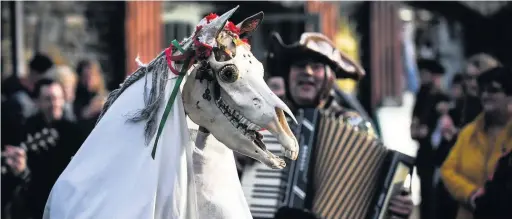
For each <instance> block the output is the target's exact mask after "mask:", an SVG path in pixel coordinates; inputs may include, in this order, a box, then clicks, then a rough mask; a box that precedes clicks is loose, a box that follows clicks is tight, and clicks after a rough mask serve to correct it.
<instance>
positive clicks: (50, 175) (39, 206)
mask: <svg viewBox="0 0 512 219" xmlns="http://www.w3.org/2000/svg"><path fill="white" fill-rule="evenodd" d="M28 64H29V65H28V66H29V72H28V74H27V75H26V76H25V77H19V76H17V75H13V76H11V77H9V78H5V79H3V82H2V218H6V219H9V218H13V219H24V218H27V219H28V218H42V216H43V212H44V207H45V204H46V199H47V197H48V196H49V194H50V191H51V188H52V186H53V184H54V183H55V181H56V180H57V178H58V177H59V175H60V174H61V172H62V171H63V170H64V169H65V167H66V166H67V164H68V163H69V161H70V160H71V158H72V156H73V155H74V154H75V153H76V151H77V150H78V148H79V147H80V146H81V145H82V143H83V141H84V140H85V139H86V138H87V136H88V135H89V133H90V132H91V131H92V129H93V128H94V125H95V123H96V120H97V118H98V116H99V114H100V112H101V110H102V108H103V104H104V102H105V100H106V97H107V95H108V91H107V89H106V88H105V83H104V80H103V76H102V73H101V68H100V65H99V64H98V63H97V62H96V61H94V60H85V59H84V60H82V61H80V62H78V64H77V66H76V68H73V67H70V66H66V65H56V64H54V62H53V60H52V59H51V57H49V56H48V55H46V54H42V53H38V54H36V55H34V56H33V58H32V59H31V60H30V62H29V63H28Z"/></svg>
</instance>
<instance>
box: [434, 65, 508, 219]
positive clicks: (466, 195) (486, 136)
mask: <svg viewBox="0 0 512 219" xmlns="http://www.w3.org/2000/svg"><path fill="white" fill-rule="evenodd" d="M477 83H478V87H479V88H478V91H479V92H478V94H479V95H478V96H479V98H480V101H481V104H482V112H481V113H480V114H479V115H478V116H477V117H476V119H474V120H473V121H472V122H471V123H469V124H468V125H466V126H465V127H464V128H463V129H462V131H461V132H460V134H459V136H458V139H457V142H456V143H455V145H454V146H453V148H452V150H451V151H450V153H449V155H448V157H447V159H446V161H445V162H444V163H443V165H442V167H441V177H442V180H443V181H444V185H445V186H446V188H447V190H448V191H449V192H450V194H451V195H452V196H453V197H454V198H455V199H456V200H457V202H458V203H459V209H458V212H457V219H473V211H474V210H475V207H476V204H475V200H477V199H478V198H479V197H481V196H483V195H484V194H485V189H484V188H485V183H486V181H487V180H488V179H489V176H491V175H492V174H493V173H494V171H495V167H496V163H497V161H498V160H499V159H500V158H501V157H502V155H503V154H505V153H507V152H509V151H510V150H512V114H511V113H510V111H509V110H508V104H510V103H511V102H512V71H511V70H510V69H509V68H507V67H495V68H492V69H490V70H487V71H484V72H482V73H481V74H480V75H479V76H478V78H477ZM497 200H499V199H497ZM495 204H496V205H497V204H504V203H493V205H495ZM508 204H509V205H510V202H509V203H508ZM509 216H510V215H509ZM486 218H487V217H486Z"/></svg>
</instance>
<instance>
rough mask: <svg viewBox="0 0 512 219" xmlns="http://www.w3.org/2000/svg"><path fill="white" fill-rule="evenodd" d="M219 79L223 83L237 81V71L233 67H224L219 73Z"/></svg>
mask: <svg viewBox="0 0 512 219" xmlns="http://www.w3.org/2000/svg"><path fill="white" fill-rule="evenodd" d="M219 79H220V80H221V81H222V82H224V83H233V82H235V81H236V80H237V79H238V69H237V68H236V66H235V65H226V66H224V67H222V69H221V70H220V71H219Z"/></svg>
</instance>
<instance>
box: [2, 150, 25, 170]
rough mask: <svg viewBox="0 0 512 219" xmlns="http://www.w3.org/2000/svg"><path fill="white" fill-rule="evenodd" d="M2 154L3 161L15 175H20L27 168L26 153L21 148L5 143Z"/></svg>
mask: <svg viewBox="0 0 512 219" xmlns="http://www.w3.org/2000/svg"><path fill="white" fill-rule="evenodd" d="M2 156H4V157H5V163H6V164H7V166H8V167H9V169H10V170H11V171H12V173H13V174H14V175H15V176H17V175H20V174H21V173H23V171H25V169H26V168H27V155H26V153H25V150H23V149H22V148H19V147H14V146H11V145H7V146H5V151H3V152H2Z"/></svg>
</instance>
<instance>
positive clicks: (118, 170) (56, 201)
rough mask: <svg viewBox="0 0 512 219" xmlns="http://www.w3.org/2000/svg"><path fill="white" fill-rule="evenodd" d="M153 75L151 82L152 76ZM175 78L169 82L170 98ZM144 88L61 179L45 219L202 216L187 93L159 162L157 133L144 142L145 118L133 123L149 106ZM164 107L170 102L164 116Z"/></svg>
mask: <svg viewBox="0 0 512 219" xmlns="http://www.w3.org/2000/svg"><path fill="white" fill-rule="evenodd" d="M171 75H172V74H171ZM147 77H148V81H151V79H150V77H151V74H150V75H148V76H147ZM175 82H176V80H175V79H171V80H168V82H167V85H166V86H167V87H166V92H165V93H166V97H165V98H164V100H165V101H167V99H168V98H169V95H170V93H171V92H170V91H171V90H172V89H173V87H174V84H175ZM143 89H149V88H144V80H139V81H137V82H135V83H134V84H133V85H131V86H130V87H128V88H127V89H126V90H125V91H124V93H123V94H122V95H121V96H120V97H119V98H118V99H117V100H116V101H115V102H114V103H113V105H112V106H111V107H110V109H109V110H108V111H107V113H106V114H105V115H104V116H103V118H102V119H101V121H100V122H99V123H98V125H97V126H96V127H95V128H94V130H93V131H92V132H91V134H90V135H89V137H88V138H87V140H86V141H85V142H84V143H83V145H82V147H81V148H80V150H79V151H78V152H77V153H76V155H75V156H74V157H73V159H72V160H71V162H70V163H69V165H68V166H67V168H66V169H65V170H64V172H63V173H62V174H61V175H60V177H59V179H58V180H57V182H56V183H55V185H54V187H53V189H52V191H51V194H50V197H49V198H48V201H47V204H46V209H45V215H44V219H92V218H94V219H150V218H151V219H194V218H198V216H197V214H198V212H197V202H196V191H195V180H194V176H195V175H194V172H193V167H192V150H193V147H192V146H191V142H190V141H189V131H188V128H187V121H186V117H185V113H184V109H183V104H182V101H181V93H180V94H178V96H177V99H176V101H175V103H174V105H173V108H172V111H171V113H170V114H169V117H168V118H167V122H166V124H165V128H164V130H163V133H162V135H161V137H160V140H159V143H158V148H157V151H156V156H155V159H154V160H153V158H152V157H151V150H152V147H153V142H154V140H155V139H154V138H155V137H153V139H152V141H151V142H150V144H149V145H148V146H146V145H145V144H144V125H145V122H140V123H130V122H127V118H128V117H127V116H128V115H132V113H135V112H136V111H137V110H139V109H142V108H143V107H144V105H143V104H144V100H143ZM164 108H165V103H164V104H162V106H161V109H160V110H159V116H158V118H161V117H162V114H163V111H164ZM159 121H160V120H158V122H159ZM155 136H156V135H155Z"/></svg>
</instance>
